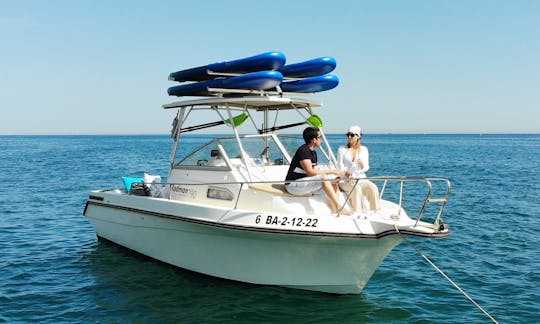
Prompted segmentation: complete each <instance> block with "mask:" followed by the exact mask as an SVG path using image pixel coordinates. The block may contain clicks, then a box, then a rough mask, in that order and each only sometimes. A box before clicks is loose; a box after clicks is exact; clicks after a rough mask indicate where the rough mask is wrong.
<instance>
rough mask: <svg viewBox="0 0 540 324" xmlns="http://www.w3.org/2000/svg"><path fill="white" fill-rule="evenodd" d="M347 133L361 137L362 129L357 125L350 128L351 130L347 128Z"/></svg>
mask: <svg viewBox="0 0 540 324" xmlns="http://www.w3.org/2000/svg"><path fill="white" fill-rule="evenodd" d="M349 133H352V134H356V135H358V137H360V136H361V135H362V128H360V126H357V125H354V126H351V128H349Z"/></svg>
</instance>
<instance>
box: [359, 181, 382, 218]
mask: <svg viewBox="0 0 540 324" xmlns="http://www.w3.org/2000/svg"><path fill="white" fill-rule="evenodd" d="M360 185H361V187H362V193H363V194H364V196H365V197H366V199H367V201H368V202H369V209H370V210H373V211H377V210H379V188H377V185H376V184H374V183H373V182H371V181H369V180H362V181H360Z"/></svg>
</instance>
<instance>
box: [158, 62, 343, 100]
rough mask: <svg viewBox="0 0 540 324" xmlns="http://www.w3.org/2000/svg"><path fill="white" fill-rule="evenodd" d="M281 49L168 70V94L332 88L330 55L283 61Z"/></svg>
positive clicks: (306, 90)
mask: <svg viewBox="0 0 540 324" xmlns="http://www.w3.org/2000/svg"><path fill="white" fill-rule="evenodd" d="M285 62H286V58H285V55H284V54H283V53H281V52H268V53H263V54H259V55H255V56H250V57H246V58H242V59H237V60H232V61H224V62H217V63H213V64H208V65H204V66H199V67H195V68H191V69H186V70H181V71H178V72H174V73H171V74H170V75H169V80H171V81H177V82H180V83H181V84H180V85H177V86H173V87H170V88H169V89H168V90H167V92H168V93H169V95H171V96H178V97H181V96H223V95H229V94H238V93H250V92H259V93H264V92H269V93H271V92H276V91H277V92H279V93H284V92H285V93H314V92H320V91H326V90H330V89H333V88H335V87H336V86H337V85H338V84H339V79H338V77H337V76H335V75H332V74H329V73H330V72H332V71H333V70H334V69H335V68H336V60H335V59H333V58H332V57H320V58H316V59H312V60H308V61H304V62H299V63H294V64H285Z"/></svg>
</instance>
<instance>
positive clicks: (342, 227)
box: [84, 90, 450, 294]
mask: <svg viewBox="0 0 540 324" xmlns="http://www.w3.org/2000/svg"><path fill="white" fill-rule="evenodd" d="M229 91H230V90H229ZM239 92H240V91H239ZM320 106H321V104H320V103H318V102H315V101H311V100H305V99H295V98H291V97H288V96H284V95H283V94H277V95H276V94H273V93H269V92H264V91H261V92H260V93H253V91H250V94H248V95H242V94H237V95H235V96H229V97H227V96H221V97H214V98H203V99H194V100H186V101H178V102H174V103H171V104H166V105H164V106H163V107H164V108H165V109H177V110H178V112H177V115H176V118H175V122H174V123H173V125H174V128H173V134H172V135H173V140H174V144H173V149H172V153H171V159H170V160H171V162H170V171H169V174H168V176H167V181H164V182H163V183H155V182H154V183H147V184H146V186H147V187H146V188H148V187H151V188H157V189H158V190H150V195H148V196H146V195H136V194H134V193H135V187H132V188H134V189H131V188H130V187H126V188H121V189H114V190H95V191H92V192H91V193H90V196H89V199H88V201H87V204H86V207H85V209H84V215H85V216H86V217H87V219H88V220H89V222H90V223H91V224H92V225H93V227H94V229H95V231H96V232H97V235H98V237H100V238H103V239H106V240H109V241H112V242H114V243H116V244H119V245H121V246H124V247H126V248H128V249H131V250H134V251H136V252H138V253H141V254H144V255H146V256H149V257H151V258H154V259H157V260H160V261H163V262H165V263H168V264H171V265H174V266H178V267H181V268H184V269H189V270H192V271H196V272H199V273H203V274H206V275H211V276H215V277H220V278H226V279H231V280H237V281H242V282H248V283H254V284H262V285H278V286H285V287H293V288H299V289H307V290H315V291H322V292H329V293H339V294H349V293H352V294H355V293H360V292H361V291H362V289H363V288H364V286H365V285H366V284H367V282H368V280H369V279H370V277H371V276H372V274H373V273H374V272H375V270H376V269H377V268H378V266H379V265H380V264H381V262H382V261H383V259H384V258H385V257H386V256H387V255H388V254H389V253H390V251H391V250H392V249H393V248H394V247H395V246H397V245H398V244H400V243H401V242H402V241H403V239H404V237H406V236H414V237H424V238H442V237H446V236H448V235H449V233H450V231H449V228H448V226H447V225H446V224H444V223H443V221H442V214H443V211H444V208H445V205H446V202H447V200H448V195H449V192H450V182H449V181H448V180H447V179H444V178H407V177H376V178H369V179H370V180H371V181H373V182H375V183H377V184H378V185H379V189H380V196H381V200H380V209H379V210H378V211H377V212H372V211H359V212H357V213H355V214H353V215H352V216H345V215H340V214H339V213H338V214H337V215H336V214H332V213H331V211H330V208H329V207H328V204H327V201H326V198H325V196H324V195H311V196H293V195H291V194H289V193H287V192H286V191H285V190H284V185H283V183H284V179H285V176H286V173H287V170H288V167H289V163H290V162H291V156H292V155H293V153H294V151H295V150H296V148H297V147H298V146H299V144H301V138H300V137H291V136H283V135H280V134H278V133H279V130H280V129H284V128H287V127H291V126H297V127H299V128H300V127H301V126H302V125H303V126H302V128H301V129H300V131H299V132H300V133H301V131H302V129H303V127H305V126H306V124H310V123H311V124H317V125H316V126H321V119H320V118H319V117H317V115H314V114H313V109H314V108H318V107H320ZM210 115H212V116H216V117H213V119H211V120H215V119H217V120H218V121H216V122H210V123H204V124H201V123H199V124H194V123H191V122H192V121H194V120H202V119H203V118H208V117H209V116H210ZM233 115H234V116H233ZM294 118H296V123H294V121H295V120H294ZM283 122H286V123H287V124H286V125H280V123H283ZM291 122H293V123H291ZM249 124H251V127H250V128H253V129H254V131H253V132H248V131H247V125H249ZM257 125H262V128H261V129H259V128H258V127H257ZM207 127H221V128H223V129H225V130H228V131H230V133H231V135H230V136H229V137H226V136H216V137H215V138H212V139H211V140H210V141H209V142H208V143H206V144H204V145H202V146H201V147H198V148H196V149H195V150H193V151H192V152H188V151H186V147H187V148H189V141H190V139H193V137H190V135H185V133H187V132H189V131H200V130H202V129H206V128H207ZM321 129H322V128H321ZM322 134H323V140H324V145H323V146H321V152H322V155H323V156H324V157H323V158H322V160H324V161H322V162H323V163H320V164H321V165H322V166H323V167H332V168H333V167H334V166H335V165H336V159H335V156H334V154H333V151H332V148H331V146H330V143H329V141H328V140H327V137H326V136H325V135H324V132H322ZM186 140H187V141H186ZM183 142H187V143H188V144H187V145H186V144H182V143H183ZM320 160H321V159H320ZM319 162H321V161H319ZM147 182H151V181H147ZM411 184H421V185H422V186H423V188H425V191H422V192H420V191H419V190H420V189H422V188H420V189H419V186H417V185H411ZM440 184H442V185H440ZM409 188H411V189H410V191H411V193H410V194H411V196H416V197H419V200H418V211H417V212H418V214H416V215H415V216H414V217H413V218H411V217H409V215H408V214H407V212H406V211H405V210H404V208H403V206H404V202H403V201H404V198H403V197H404V194H405V191H407V190H409ZM437 188H438V189H437ZM436 189H437V190H436ZM437 191H440V192H437ZM436 193H438V195H435V194H436ZM407 194H409V192H407ZM420 194H421V196H420ZM392 197H393V198H392ZM407 197H408V196H407ZM392 200H394V201H392ZM341 201H342V203H343V204H347V203H348V202H347V201H348V197H347V195H346V194H345V193H341ZM429 206H433V207H430V208H428V207H429Z"/></svg>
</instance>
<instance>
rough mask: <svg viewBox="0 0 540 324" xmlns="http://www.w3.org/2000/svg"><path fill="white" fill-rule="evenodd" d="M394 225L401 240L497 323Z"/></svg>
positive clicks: (494, 320) (492, 318) (494, 321)
mask: <svg viewBox="0 0 540 324" xmlns="http://www.w3.org/2000/svg"><path fill="white" fill-rule="evenodd" d="M394 227H395V229H396V231H397V232H398V234H399V235H400V236H401V237H402V238H403V241H405V243H407V244H409V245H410V246H411V247H412V248H413V249H414V250H415V251H416V252H417V253H418V254H420V255H421V256H422V257H423V258H424V260H426V261H427V262H428V263H429V264H430V265H431V266H432V267H433V268H435V270H437V271H438V272H439V273H440V274H441V275H442V276H443V277H444V278H445V279H446V280H448V282H450V283H451V284H452V285H453V286H454V287H456V289H457V290H458V291H459V292H461V293H462V294H463V296H465V297H467V299H468V300H470V301H471V303H473V304H474V305H475V306H476V307H477V308H478V309H479V310H481V311H482V312H483V313H484V314H485V315H486V316H487V317H488V318H489V319H490V320H492V321H493V323H497V324H499V322H497V320H496V319H495V318H494V317H493V316H491V314H489V313H488V312H487V311H486V310H485V309H484V308H482V306H480V305H479V304H478V303H477V302H476V301H475V300H474V299H473V298H472V297H471V296H469V294H467V293H466V292H465V290H463V289H462V288H461V287H459V286H458V284H456V283H455V282H454V281H453V280H452V279H450V277H448V276H447V275H446V274H445V273H444V272H443V271H442V270H441V269H440V268H439V267H437V265H435V263H433V261H431V260H430V259H429V258H428V257H427V256H426V255H425V254H424V253H422V251H420V250H419V249H418V248H417V247H416V246H415V245H414V244H412V243H411V242H409V241H407V238H406V237H405V236H403V235H401V233H400V232H399V229H398V228H397V225H396V224H394Z"/></svg>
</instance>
